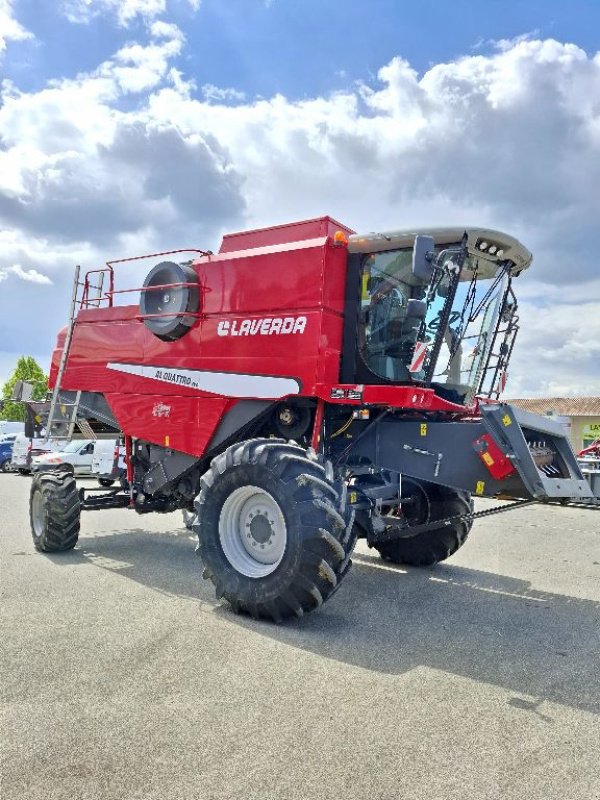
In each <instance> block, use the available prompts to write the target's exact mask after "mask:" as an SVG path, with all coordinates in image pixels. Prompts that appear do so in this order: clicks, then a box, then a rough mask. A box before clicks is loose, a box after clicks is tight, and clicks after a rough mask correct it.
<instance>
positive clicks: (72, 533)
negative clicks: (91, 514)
mask: <svg viewBox="0 0 600 800" xmlns="http://www.w3.org/2000/svg"><path fill="white" fill-rule="evenodd" d="M80 513H81V504H80V502H79V494H78V492H77V484H76V483H75V478H74V477H73V475H72V474H71V473H70V472H65V471H57V472H38V473H37V474H36V475H35V476H34V478H33V480H32V482H31V493H30V496H29V517H30V521H31V535H32V537H33V544H34V547H35V549H36V550H39V551H41V552H43V553H56V552H60V551H62V550H72V549H73V548H74V547H75V545H76V544H77V539H78V538H79V517H80Z"/></svg>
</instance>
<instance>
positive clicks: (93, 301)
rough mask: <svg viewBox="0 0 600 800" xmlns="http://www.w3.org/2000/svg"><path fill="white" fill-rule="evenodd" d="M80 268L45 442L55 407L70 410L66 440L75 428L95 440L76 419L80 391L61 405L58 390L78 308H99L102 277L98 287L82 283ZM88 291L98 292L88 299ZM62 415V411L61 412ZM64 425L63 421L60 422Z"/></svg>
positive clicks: (74, 280)
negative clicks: (69, 400) (73, 398)
mask: <svg viewBox="0 0 600 800" xmlns="http://www.w3.org/2000/svg"><path fill="white" fill-rule="evenodd" d="M80 271H81V267H80V266H79V265H77V266H76V267H75V276H74V279H73V292H72V295H71V304H70V312H69V322H68V324H67V333H66V335H65V341H64V344H63V348H62V353H61V356H60V362H59V365H58V372H57V375H56V382H55V384H54V389H53V390H52V399H51V401H50V411H49V412H48V421H47V423H46V441H48V439H50V437H51V436H52V428H53V425H54V424H55V416H56V408H57V406H59V407H60V409H61V411H63V409H66V408H70V409H71V413H70V415H69V419H68V426H67V434H66V438H67V439H68V440H69V441H70V440H71V438H72V437H73V432H74V430H75V426H76V425H77V427H78V428H79V430H80V431H81V433H83V435H84V436H85V437H86V438H88V439H96V434H95V433H94V431H93V430H92V428H91V426H90V424H89V422H88V421H87V420H86V419H83V418H82V419H79V420H78V419H77V412H78V410H79V403H80V401H81V390H78V391H77V393H76V394H75V400H74V401H73V402H72V403H63V402H61V401H60V390H61V385H62V379H63V375H64V372H65V368H66V366H67V360H68V358H69V351H70V348H71V340H72V338H73V329H74V328H75V319H76V317H77V311H78V308H77V307H78V306H79V308H83V307H86V308H87V307H89V306H96V307H97V306H99V305H100V303H101V301H102V288H103V279H104V275H103V274H101V275H100V280H99V282H98V285H96V286H91V285H90V284H89V282H88V281H87V280H86V281H84V282H83V283H82V282H81V281H80V280H79V275H80ZM80 288H81V289H82V290H83V291H82V294H81V297H80V296H79V289H80ZM90 289H92V290H96V291H97V292H98V294H97V296H93V297H90V296H89V292H90ZM63 413H64V411H63ZM60 422H61V423H62V424H64V420H61V421H60Z"/></svg>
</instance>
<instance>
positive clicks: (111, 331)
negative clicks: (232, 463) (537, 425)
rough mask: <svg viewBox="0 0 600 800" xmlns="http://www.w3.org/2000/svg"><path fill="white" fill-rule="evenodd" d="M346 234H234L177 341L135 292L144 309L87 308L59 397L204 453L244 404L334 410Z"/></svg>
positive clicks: (317, 225)
mask: <svg viewBox="0 0 600 800" xmlns="http://www.w3.org/2000/svg"><path fill="white" fill-rule="evenodd" d="M336 230H342V231H343V232H344V233H351V232H352V231H350V229H348V228H346V227H344V226H342V225H339V223H337V222H335V221H334V220H331V219H330V218H329V217H323V218H321V219H317V220H309V221H306V222H302V223H294V224H292V225H287V226H281V227H278V228H270V229H265V230H262V231H250V232H247V233H240V234H232V235H230V236H226V237H225V239H224V241H223V245H222V247H221V252H220V253H219V254H217V255H206V256H202V257H199V258H198V260H197V261H196V262H194V263H193V268H194V269H195V271H196V272H197V274H198V280H199V283H200V287H201V292H200V296H201V306H200V309H199V315H198V316H199V318H198V320H197V321H196V322H195V323H194V324H193V326H192V327H191V328H190V330H189V331H188V332H187V333H186V334H185V335H184V336H182V337H181V338H180V339H178V340H177V341H174V342H166V341H162V340H161V339H159V338H157V337H156V336H155V335H154V334H153V333H152V332H151V331H150V330H149V329H148V328H147V327H146V325H145V324H144V322H143V320H142V319H141V318H140V314H139V308H138V305H137V301H138V299H139V296H138V295H137V294H122V295H118V294H117V295H116V296H117V297H118V296H120V297H124V298H127V299H129V298H131V299H134V298H135V301H136V304H135V305H127V306H116V307H107V308H83V309H82V310H81V311H80V312H79V314H78V317H77V321H76V324H75V327H74V330H73V337H72V341H71V346H70V351H69V357H68V361H67V367H66V370H65V373H64V375H63V378H62V381H61V388H62V389H65V390H82V391H89V392H101V393H103V394H104V395H105V396H106V398H107V400H108V402H109V404H110V406H111V409H112V411H113V413H114V415H115V417H116V419H117V421H118V422H119V425H120V426H121V429H122V430H123V431H124V432H125V433H126V434H127V435H130V436H134V437H138V438H143V439H145V440H147V441H149V442H152V443H155V444H158V445H163V446H164V445H166V446H169V447H171V448H173V449H175V450H179V451H182V452H185V453H189V454H190V455H197V456H200V455H202V454H203V452H204V451H205V450H206V447H207V445H208V443H209V441H210V439H211V437H212V436H213V434H214V431H215V429H216V427H217V425H218V423H219V421H220V419H221V418H222V416H223V414H224V413H225V411H226V410H227V409H228V408H230V407H231V406H232V405H233V404H234V403H235V402H236V401H237V400H238V399H243V398H261V399H278V398H281V397H285V396H289V395H294V394H300V395H304V396H309V397H321V398H322V399H324V400H326V401H329V402H335V401H334V400H332V399H331V390H332V388H333V387H335V386H338V384H337V382H338V381H339V370H340V357H341V349H342V326H343V312H344V297H345V282H346V263H347V250H346V247H345V246H344V245H343V244H341V245H340V244H336V243H334V241H333V239H332V236H333V233H334V232H335V231H336ZM240 247H243V248H244V249H239V248H240ZM234 248H236V249H234ZM140 271H141V270H140ZM115 277H116V287H115V288H116V289H117V290H118V289H119V286H118V272H117V273H116V275H115ZM143 277H145V273H144V272H142V271H141V275H140V281H139V283H140V285H141V284H142V282H143ZM111 301H112V295H111ZM64 336H65V332H64V331H62V332H61V334H59V340H58V347H57V349H56V350H55V352H54V356H53V362H52V367H51V372H50V385H51V386H53V385H54V383H55V380H56V374H57V369H58V363H59V359H60V352H61V348H62V344H63V342H64ZM347 388H353V389H356V387H347ZM361 391H362V398H363V399H362V402H364V403H370V404H380V405H390V406H398V407H417V408H420V409H430V410H432V409H436V408H437V409H442V408H443V409H444V410H450V411H455V412H462V413H465V409H464V408H462V407H461V406H454V405H453V404H452V403H447V402H446V401H443V400H441V399H440V398H438V397H437V396H436V395H435V394H434V392H433V391H431V390H423V389H420V388H419V387H406V386H398V387H393V386H365V387H364V388H362V387H361ZM341 402H355V401H353V400H351V399H346V400H345V401H344V400H342V401H341ZM167 407H168V412H167V410H166V408H167ZM161 409H162V410H161Z"/></svg>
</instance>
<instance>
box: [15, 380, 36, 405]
mask: <svg viewBox="0 0 600 800" xmlns="http://www.w3.org/2000/svg"><path fill="white" fill-rule="evenodd" d="M32 397H33V384H32V383H28V381H17V382H16V383H15V385H14V388H13V393H12V397H11V400H16V401H17V402H23V403H26V402H27V401H28V400H31V398H32Z"/></svg>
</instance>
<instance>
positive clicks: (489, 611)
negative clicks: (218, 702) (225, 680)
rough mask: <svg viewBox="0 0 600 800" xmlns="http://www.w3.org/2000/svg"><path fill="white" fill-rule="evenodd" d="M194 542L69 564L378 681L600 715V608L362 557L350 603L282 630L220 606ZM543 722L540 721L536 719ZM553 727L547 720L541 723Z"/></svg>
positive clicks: (186, 535) (95, 554) (475, 574)
mask: <svg viewBox="0 0 600 800" xmlns="http://www.w3.org/2000/svg"><path fill="white" fill-rule="evenodd" d="M194 547H195V545H194V538H193V537H192V535H191V534H190V532H189V531H187V530H177V531H172V532H170V533H148V532H147V531H143V530H141V529H138V530H132V531H127V532H119V533H116V534H111V535H105V536H93V535H92V536H85V537H84V538H82V539H81V540H80V544H79V547H78V549H76V550H74V551H72V553H70V554H69V553H67V554H64V555H60V556H58V555H57V556H52V557H51V558H52V560H53V561H55V563H57V564H59V563H62V564H71V565H73V564H74V563H86V564H89V563H92V564H95V565H97V566H99V567H101V568H103V569H108V570H111V571H115V572H118V573H119V574H120V575H122V576H123V577H127V578H130V579H132V580H134V581H137V582H139V583H141V584H143V585H145V586H148V587H150V588H152V589H154V590H157V591H160V592H162V593H165V594H168V595H175V596H178V597H188V598H192V599H194V600H202V601H203V602H204V603H209V604H213V605H214V607H215V613H217V614H219V615H222V616H223V619H224V620H226V621H227V622H229V623H231V622H233V623H235V624H238V625H240V626H243V627H244V628H246V629H247V630H252V631H254V632H255V633H256V634H257V635H260V636H268V637H269V638H271V639H273V640H276V641H279V642H281V643H284V644H286V645H290V646H292V647H300V648H302V649H305V650H307V651H310V652H313V653H316V654H318V655H320V656H324V657H326V658H331V659H335V660H338V661H341V662H344V663H347V664H352V665H355V666H359V667H362V668H364V669H367V670H371V671H377V672H383V673H389V674H399V673H403V672H406V671H408V670H411V669H413V668H415V667H418V666H421V665H424V666H428V667H431V668H433V669H438V670H442V671H444V672H449V673H454V674H456V675H461V676H464V677H466V678H471V679H473V680H476V681H482V682H485V683H491V684H495V685H497V686H501V687H503V688H505V689H508V690H511V691H514V692H516V693H518V694H524V695H528V696H529V697H530V698H533V700H532V699H527V700H525V699H522V698H513V700H511V701H510V702H511V704H514V705H517V706H518V707H520V708H528V709H530V710H532V711H536V708H537V706H538V705H539V703H541V702H544V701H551V702H556V703H562V704H564V705H568V706H571V707H573V708H578V709H582V710H586V711H590V712H594V713H600V669H599V668H598V653H599V652H600V603H598V602H594V601H591V600H582V599H578V598H573V597H568V596H565V595H560V594H552V593H548V592H541V591H537V590H535V589H532V588H531V586H530V584H529V583H528V582H527V581H523V580H520V579H515V578H511V577H507V576H504V575H497V574H495V573H490V572H482V571H479V570H474V569H468V568H465V567H461V566H456V565H453V564H452V562H451V561H450V562H447V563H445V564H440V565H438V566H437V567H435V568H434V569H424V570H422V569H413V568H399V567H394V566H390V565H388V564H386V563H384V562H382V561H381V560H380V559H379V557H377V556H375V555H371V554H363V553H358V554H356V555H355V557H354V566H353V569H352V571H351V573H350V574H349V576H348V578H347V579H346V580H345V581H344V584H343V585H342V587H341V588H340V591H339V592H338V593H337V594H336V595H335V597H334V598H332V599H331V600H330V601H329V602H327V603H326V604H325V605H324V606H323V607H322V608H321V609H319V610H318V611H317V612H316V613H313V614H309V615H307V616H306V617H304V618H303V619H301V620H291V621H289V622H287V623H286V624H284V625H281V626H275V625H273V624H270V623H266V622H256V621H254V620H252V619H250V618H248V617H244V616H236V615H235V614H233V612H231V610H230V609H229V606H222V605H219V604H218V603H217V602H216V601H215V600H214V593H213V590H212V586H211V584H210V583H209V582H207V581H202V579H201V572H202V564H201V562H200V560H199V559H198V558H197V557H196V556H195V553H194ZM536 713H537V712H536ZM539 716H541V717H542V718H543V715H539Z"/></svg>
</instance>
